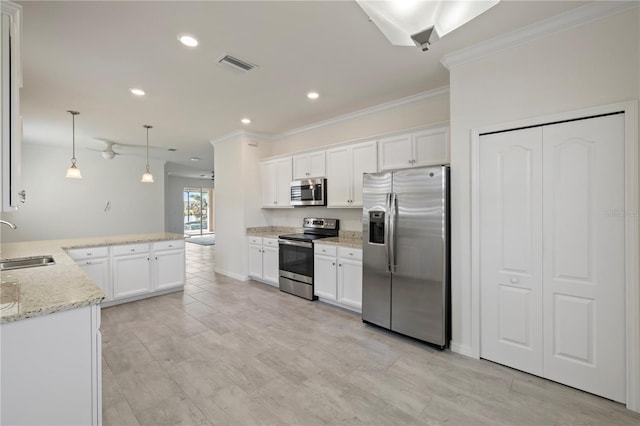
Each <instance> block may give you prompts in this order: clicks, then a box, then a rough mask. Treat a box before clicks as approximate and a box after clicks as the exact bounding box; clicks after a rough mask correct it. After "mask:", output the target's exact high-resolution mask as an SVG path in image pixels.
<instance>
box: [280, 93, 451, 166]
mask: <svg viewBox="0 0 640 426" xmlns="http://www.w3.org/2000/svg"><path fill="white" fill-rule="evenodd" d="M448 120H449V94H448V93H447V92H446V91H444V93H440V94H437V95H435V96H429V97H425V98H423V99H420V100H417V101H414V102H409V103H405V104H401V105H399V106H396V107H394V108H389V109H382V110H380V111H378V112H372V113H370V114H363V115H360V116H358V115H357V114H355V116H354V117H353V118H349V119H346V120H340V121H336V122H335V123H333V124H328V125H326V126H320V127H316V128H311V129H310V130H307V131H304V132H299V133H294V134H292V135H289V136H286V135H285V136H283V137H280V138H278V139H277V140H275V141H274V142H273V147H272V149H271V153H270V154H269V155H278V154H286V153H290V152H298V151H304V150H309V149H313V148H318V147H322V146H326V145H332V144H337V143H341V142H348V141H351V140H357V139H365V138H370V137H377V136H380V135H383V134H385V133H391V132H397V131H401V130H405V129H410V128H412V127H418V126H424V125H427V124H432V123H438V122H441V121H448Z"/></svg>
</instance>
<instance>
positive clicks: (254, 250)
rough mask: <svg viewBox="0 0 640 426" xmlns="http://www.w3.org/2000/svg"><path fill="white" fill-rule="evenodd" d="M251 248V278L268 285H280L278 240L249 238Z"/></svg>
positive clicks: (248, 242)
mask: <svg viewBox="0 0 640 426" xmlns="http://www.w3.org/2000/svg"><path fill="white" fill-rule="evenodd" d="M247 244H248V248H249V277H251V278H253V279H256V280H259V281H263V282H265V283H267V284H272V285H278V278H279V275H280V274H279V270H280V268H279V266H278V265H279V259H278V255H279V249H278V239H277V238H263V237H254V236H249V237H247Z"/></svg>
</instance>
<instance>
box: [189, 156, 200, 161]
mask: <svg viewBox="0 0 640 426" xmlns="http://www.w3.org/2000/svg"><path fill="white" fill-rule="evenodd" d="M190 160H191V161H200V157H191V158H190Z"/></svg>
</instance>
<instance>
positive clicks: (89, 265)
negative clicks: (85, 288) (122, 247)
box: [67, 247, 113, 301]
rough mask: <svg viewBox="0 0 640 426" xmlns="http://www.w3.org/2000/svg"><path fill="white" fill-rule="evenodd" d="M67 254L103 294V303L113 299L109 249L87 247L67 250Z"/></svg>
mask: <svg viewBox="0 0 640 426" xmlns="http://www.w3.org/2000/svg"><path fill="white" fill-rule="evenodd" d="M67 254H68V255H69V257H71V258H72V259H73V260H74V261H75V262H76V264H77V265H78V266H79V267H80V269H82V270H83V271H84V273H85V274H87V276H88V277H89V278H91V280H92V281H93V282H94V283H96V285H97V286H98V287H100V290H102V292H103V293H104V294H105V296H106V297H105V299H104V300H105V301H110V300H112V299H113V287H112V286H111V268H110V262H109V247H89V248H86V249H85V248H80V249H73V250H68V251H67Z"/></svg>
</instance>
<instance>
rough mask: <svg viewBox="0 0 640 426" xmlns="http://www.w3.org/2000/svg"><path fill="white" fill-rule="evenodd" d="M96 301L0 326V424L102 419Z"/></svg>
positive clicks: (81, 422) (95, 422) (99, 421)
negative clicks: (94, 303) (0, 371)
mask: <svg viewBox="0 0 640 426" xmlns="http://www.w3.org/2000/svg"><path fill="white" fill-rule="evenodd" d="M99 328H100V305H91V306H84V307H80V308H76V309H70V310H67V311H61V312H55V313H53V314H48V315H42V316H38V317H33V318H27V319H23V320H19V321H14V322H10V323H5V324H2V325H1V326H0V332H1V334H2V345H1V347H0V352H1V353H0V358H1V359H2V374H1V375H0V406H1V407H2V410H0V424H3V425H100V424H102V405H101V404H102V351H101V335H100V330H99Z"/></svg>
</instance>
